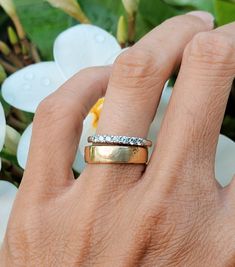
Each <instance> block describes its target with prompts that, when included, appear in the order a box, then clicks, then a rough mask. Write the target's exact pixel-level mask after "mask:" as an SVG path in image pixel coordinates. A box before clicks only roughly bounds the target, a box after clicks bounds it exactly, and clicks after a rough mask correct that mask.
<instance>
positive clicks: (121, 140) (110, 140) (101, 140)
mask: <svg viewBox="0 0 235 267" xmlns="http://www.w3.org/2000/svg"><path fill="white" fill-rule="evenodd" d="M87 140H88V142H89V143H93V144H110V145H127V146H142V147H151V146H152V142H151V141H150V140H147V139H144V138H141V137H133V136H123V135H99V134H96V135H92V136H89V137H88V139H87Z"/></svg>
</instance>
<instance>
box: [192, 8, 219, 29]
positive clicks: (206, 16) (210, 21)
mask: <svg viewBox="0 0 235 267" xmlns="http://www.w3.org/2000/svg"><path fill="white" fill-rule="evenodd" d="M187 14H188V15H192V16H195V17H198V18H200V19H202V20H203V21H204V22H205V23H206V24H207V25H208V27H210V28H211V29H213V28H214V21H215V18H214V16H213V15H212V14H211V13H209V12H206V11H191V12H189V13H187Z"/></svg>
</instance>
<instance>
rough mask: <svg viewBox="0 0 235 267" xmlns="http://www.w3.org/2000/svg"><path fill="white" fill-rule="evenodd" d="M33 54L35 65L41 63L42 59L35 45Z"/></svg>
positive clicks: (32, 48)
mask: <svg viewBox="0 0 235 267" xmlns="http://www.w3.org/2000/svg"><path fill="white" fill-rule="evenodd" d="M31 54H32V58H33V60H34V62H35V63H38V62H41V58H40V55H39V53H38V50H37V47H36V45H35V44H31Z"/></svg>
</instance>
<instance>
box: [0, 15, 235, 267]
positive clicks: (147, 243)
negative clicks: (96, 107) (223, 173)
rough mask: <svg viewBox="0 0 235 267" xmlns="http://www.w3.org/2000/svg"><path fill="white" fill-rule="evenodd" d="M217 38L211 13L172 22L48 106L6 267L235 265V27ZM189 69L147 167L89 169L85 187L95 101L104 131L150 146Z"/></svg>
mask: <svg viewBox="0 0 235 267" xmlns="http://www.w3.org/2000/svg"><path fill="white" fill-rule="evenodd" d="M212 28H213V19H212V17H211V16H210V15H209V14H207V13H204V12H203V13H194V14H187V15H184V16H179V17H175V18H172V19H170V20H168V21H166V22H164V23H163V24H162V25H160V26H159V27H157V28H156V29H154V30H153V31H152V32H150V33H149V34H148V35H147V36H145V37H144V38H143V39H142V40H140V41H139V42H138V43H137V44H135V45H134V46H133V47H132V48H130V49H128V50H127V51H126V52H124V53H123V54H122V55H121V56H119V58H118V59H117V60H116V62H115V64H114V66H113V67H112V69H111V68H110V67H101V68H91V69H87V70H84V71H81V72H80V73H78V74H76V75H75V76H74V77H73V78H72V79H71V80H69V81H68V82H67V83H66V84H65V85H63V86H62V87H61V88H60V89H59V90H58V91H56V92H55V93H54V94H52V95H51V96H49V97H48V98H47V99H45V100H44V101H43V102H42V103H41V105H40V107H39V108H38V111H37V113H36V115H35V119H34V129H33V138H32V144H31V148H30V155H29V160H28V163H27V168H26V171H25V174H24V178H23V181H22V184H21V186H20V190H19V192H18V195H17V198H16V201H15V204H14V208H13V211H12V214H11V217H10V221H9V225H8V230H7V234H6V237H5V241H4V244H3V247H2V250H1V253H0V262H1V266H16V267H18V266H30V267H31V266H102V267H104V266H109V267H110V266H128V267H131V266H168V267H170V266H205V267H206V266H214V267H217V266H218V267H221V266H234V265H235V260H234V257H235V249H234V236H235V227H234V225H233V221H234V220H235V207H234V203H235V192H234V188H233V187H234V185H233V183H232V184H231V185H230V186H229V187H228V188H225V189H222V188H220V187H219V186H218V184H217V183H216V181H215V177H214V176H215V175H214V158H215V151H216V145H217V140H218V136H219V131H220V127H221V123H222V119H223V115H224V111H225V107H226V103H227V99H228V96H229V93H230V89H231V85H232V81H233V79H234V76H235V34H234V32H235V31H234V30H235V23H233V24H230V25H226V26H223V27H221V28H218V29H216V30H212ZM181 60H182V64H181V68H180V71H179V76H178V79H177V82H176V84H175V87H174V89H173V94H172V97H171V100H170V103H169V107H168V110H167V112H166V115H165V118H164V121H163V124H162V127H161V130H160V133H159V135H158V139H157V143H156V146H155V150H154V152H153V154H152V156H151V158H150V161H149V164H148V166H147V167H146V166H144V165H128V164H122V165H111V164H110V165H102V164H100V165H87V167H86V169H85V170H84V172H83V173H82V174H81V176H80V177H79V179H77V180H75V179H74V176H73V173H72V168H71V166H72V163H73V160H74V157H75V153H76V150H77V146H78V142H79V137H80V134H81V131H82V121H83V119H84V118H85V116H86V114H87V113H88V112H89V110H90V108H91V107H92V105H93V104H94V103H95V102H96V100H97V99H98V98H99V97H101V96H103V95H104V94H105V104H104V108H103V111H102V115H101V118H100V121H99V127H98V130H97V133H101V134H115V135H127V136H143V137H145V136H147V133H148V129H149V126H150V124H151V121H152V120H153V118H154V115H155V112H156V109H157V106H158V103H159V100H160V97H161V93H162V88H163V86H164V84H165V82H166V81H167V80H168V78H169V77H170V75H171V74H172V73H173V72H174V70H175V69H177V68H178V67H179V65H180V63H181ZM110 74H111V77H110ZM106 88H107V91H106Z"/></svg>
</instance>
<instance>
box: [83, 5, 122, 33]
mask: <svg viewBox="0 0 235 267" xmlns="http://www.w3.org/2000/svg"><path fill="white" fill-rule="evenodd" d="M78 2H79V4H80V5H81V8H82V9H83V11H84V12H85V14H86V15H87V16H88V17H89V19H90V20H91V22H92V24H94V25H97V26H100V27H102V28H103V29H105V30H107V31H108V32H110V33H112V34H113V35H114V36H115V35H116V31H117V22H118V19H119V17H120V16H121V15H123V14H125V11H124V7H123V5H122V1H110V0H79V1H78Z"/></svg>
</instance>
